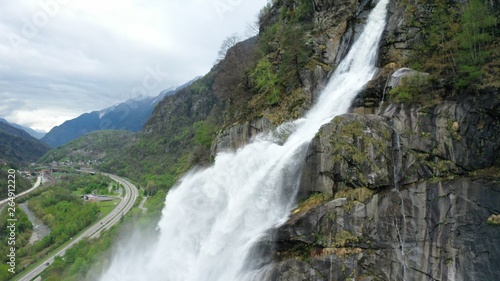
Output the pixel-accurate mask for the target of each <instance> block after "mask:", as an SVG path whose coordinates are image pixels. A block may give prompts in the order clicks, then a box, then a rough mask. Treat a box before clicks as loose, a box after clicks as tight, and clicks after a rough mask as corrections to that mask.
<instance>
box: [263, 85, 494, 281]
mask: <svg viewBox="0 0 500 281" xmlns="http://www.w3.org/2000/svg"><path fill="white" fill-rule="evenodd" d="M493 97H494V95H493ZM499 104H500V103H499V100H498V99H495V98H492V95H485V96H484V98H482V99H477V100H474V101H472V100H467V99H464V100H462V101H460V102H458V101H448V102H443V103H441V104H440V105H438V106H435V107H434V108H425V109H424V108H421V107H418V106H405V105H402V104H390V105H388V106H387V107H386V108H385V109H384V110H383V111H382V113H381V115H380V116H377V115H356V114H346V115H342V116H338V117H336V118H335V119H334V120H332V122H331V123H329V124H327V125H325V126H323V127H322V129H321V130H320V132H319V133H318V134H317V136H316V138H315V139H314V140H313V142H312V143H311V146H310V153H309V156H308V158H307V162H306V165H305V168H304V173H303V178H302V190H301V194H300V196H302V198H307V197H308V196H309V195H310V194H312V193H317V192H320V193H326V194H329V195H330V196H331V199H329V200H325V202H324V203H321V204H317V205H315V206H314V207H312V208H307V209H305V208H302V209H300V208H299V209H297V210H296V212H295V213H294V214H293V215H292V217H291V218H290V220H289V221H288V222H287V223H286V224H285V225H283V226H282V227H280V228H279V229H278V230H277V231H276V234H275V240H276V241H277V242H276V245H275V247H276V248H275V251H274V263H272V265H271V266H269V267H268V268H267V269H266V270H265V271H264V272H263V273H262V276H261V277H262V280H494V279H495V278H496V277H497V276H499V274H500V260H499V255H500V248H499V247H500V246H499V245H500V244H499V241H500V227H499V226H498V225H494V224H492V223H488V218H489V217H491V216H492V215H497V214H499V213H500V205H499V202H500V178H499V177H498V176H497V177H482V178H470V177H465V176H462V175H464V174H467V173H470V172H471V171H473V170H477V169H484V168H488V167H492V166H495V165H497V166H498V164H499V163H498V157H497V156H498V153H499V150H500V139H499V137H500V122H499V121H500V119H499V116H500V114H499V112H498V109H499ZM497 169H498V168H493V169H492V170H491V171H495V170H497ZM489 173H491V172H489ZM446 178H448V179H447V180H446ZM426 179H427V180H426ZM306 201H307V200H306Z"/></svg>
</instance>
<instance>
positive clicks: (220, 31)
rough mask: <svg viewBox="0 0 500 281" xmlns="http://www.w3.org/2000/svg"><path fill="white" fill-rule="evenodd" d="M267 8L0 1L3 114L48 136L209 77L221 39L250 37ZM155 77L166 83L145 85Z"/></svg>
mask: <svg viewBox="0 0 500 281" xmlns="http://www.w3.org/2000/svg"><path fill="white" fill-rule="evenodd" d="M266 2H267V1H266V0H258V1H256V0H182V1H181V0H170V1H163V0H161V1H160V0H149V1H140V0H107V1H97V0H87V1H83V0H39V1H30V0H18V1H2V2H0V9H1V10H2V11H3V13H2V14H3V15H2V18H1V19H0V34H2V36H0V99H1V101H2V102H1V104H0V117H4V118H6V119H7V120H9V121H11V122H15V123H19V124H22V125H25V126H30V127H33V128H35V129H39V130H49V129H50V128H52V127H53V126H55V125H58V124H60V123H62V122H63V121H65V120H67V119H71V118H74V117H76V116H78V115H80V114H82V113H84V112H89V111H93V110H100V109H103V108H106V107H109V106H112V105H114V104H117V103H119V102H123V101H125V100H127V99H130V98H134V97H136V96H137V95H140V94H146V95H157V94H158V93H159V92H160V91H161V90H163V89H166V88H169V87H172V86H174V85H179V84H182V83H184V82H186V81H189V80H191V79H192V78H193V77H195V76H198V75H203V74H205V73H207V72H208V71H209V70H210V68H211V67H212V64H213V63H214V61H215V59H216V56H217V51H218V48H219V46H220V44H221V42H222V41H223V40H224V38H225V37H227V36H229V35H230V34H232V33H235V32H239V33H240V34H243V33H244V31H245V27H246V25H247V23H248V22H252V21H254V20H255V18H256V15H257V14H258V12H259V10H260V9H261V8H262V7H263V6H264V5H265V4H266ZM151 71H154V72H156V73H159V74H160V75H159V78H160V79H158V80H157V81H155V82H157V83H149V85H148V87H144V79H145V77H147V76H148V75H149V74H150V73H151ZM153 86H154V87H153ZM139 89H140V90H139Z"/></svg>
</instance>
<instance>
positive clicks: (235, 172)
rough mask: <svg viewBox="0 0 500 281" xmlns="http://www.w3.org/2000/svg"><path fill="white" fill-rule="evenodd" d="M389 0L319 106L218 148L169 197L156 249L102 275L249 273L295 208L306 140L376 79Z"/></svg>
mask: <svg viewBox="0 0 500 281" xmlns="http://www.w3.org/2000/svg"><path fill="white" fill-rule="evenodd" d="M387 2H388V0H380V1H379V3H378V4H377V5H376V7H375V8H373V11H372V12H371V14H370V16H369V18H368V20H367V23H366V25H365V28H364V31H363V32H362V33H361V34H360V36H359V38H358V40H357V41H356V42H355V43H354V44H353V46H352V48H351V50H350V51H349V53H348V54H347V56H346V57H345V58H344V60H343V61H342V62H341V63H340V64H339V66H338V67H337V69H336V71H335V72H334V74H333V75H332V78H331V79H330V81H329V83H328V85H327V87H326V88H325V90H324V91H323V93H322V94H321V96H320V97H319V99H318V102H317V103H316V105H315V106H313V108H312V109H311V110H310V111H309V112H308V113H307V114H306V116H305V117H304V118H301V119H299V120H296V121H294V122H291V123H288V124H287V125H286V130H289V131H290V134H289V136H288V139H287V140H286V141H283V140H280V139H275V136H276V135H282V134H281V133H274V134H273V133H271V134H269V135H266V136H261V137H259V138H257V140H255V141H254V142H253V143H251V144H249V145H247V146H245V147H243V148H241V149H239V150H238V151H236V152H224V153H219V154H218V155H217V156H216V158H215V163H214V165H213V166H212V167H209V168H206V169H203V170H198V171H192V172H190V173H188V174H187V175H185V176H184V177H183V178H182V179H181V181H180V183H179V184H178V185H177V186H176V187H175V188H174V189H172V190H171V191H170V192H169V194H168V196H167V198H166V202H165V208H164V210H163V212H162V214H163V216H162V218H161V220H160V222H159V224H158V228H159V230H160V236H159V239H158V241H157V242H155V243H156V244H155V245H154V247H152V248H151V249H149V250H148V251H147V252H146V253H143V254H140V255H130V254H129V255H127V254H122V255H120V254H119V255H117V256H116V257H115V258H114V260H113V261H112V263H111V266H110V268H109V269H108V271H107V272H106V273H105V274H104V275H103V277H102V280H105V281H114V280H117V281H118V280H120V281H132V280H134V281H135V280H145V281H146V280H147V281H160V280H167V281H187V280H189V281H206V280H210V281H217V280H220V281H228V280H246V279H248V278H249V277H248V276H249V273H248V271H247V272H246V270H248V268H247V262H248V260H249V259H251V257H249V253H250V252H251V250H252V247H253V246H254V245H255V244H256V243H257V242H258V241H259V239H261V238H262V237H263V235H264V234H265V233H266V232H267V231H268V230H269V229H272V228H274V227H277V226H279V225H280V224H283V223H284V222H285V221H286V220H287V219H288V217H289V215H290V212H291V210H292V208H293V207H294V204H295V203H294V197H295V195H296V193H297V189H298V186H299V181H300V170H301V168H302V165H303V162H304V158H305V153H306V150H307V145H308V143H309V142H310V140H311V139H312V138H313V137H314V135H315V134H316V133H317V132H318V130H319V128H320V127H321V126H322V125H323V124H325V123H327V122H329V121H330V120H331V119H332V118H333V117H334V116H336V115H339V114H343V113H345V112H347V110H348V108H349V106H350V104H351V102H352V100H353V98H354V97H355V96H356V95H357V93H358V92H359V91H360V90H361V89H362V88H363V87H364V85H365V84H366V83H367V82H368V81H369V80H370V79H371V78H372V77H373V75H374V73H375V71H376V68H375V61H376V57H377V50H378V43H379V41H380V38H381V36H382V32H383V30H384V26H385V20H386V14H387V12H386V6H387ZM282 129H283V128H282ZM123 252H126V251H123Z"/></svg>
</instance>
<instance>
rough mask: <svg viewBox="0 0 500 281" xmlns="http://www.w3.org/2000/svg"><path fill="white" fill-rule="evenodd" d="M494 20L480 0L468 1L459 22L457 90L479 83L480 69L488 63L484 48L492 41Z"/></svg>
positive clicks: (481, 73) (481, 74)
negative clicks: (458, 74) (458, 75)
mask: <svg viewBox="0 0 500 281" xmlns="http://www.w3.org/2000/svg"><path fill="white" fill-rule="evenodd" d="M495 26H496V18H495V17H494V16H492V15H491V13H490V12H489V11H488V8H487V6H486V4H485V3H483V2H482V0H470V2H469V3H468V5H467V6H466V8H465V11H464V13H463V15H462V20H461V31H460V33H458V34H457V39H458V42H459V57H458V59H459V64H460V67H459V70H460V77H459V79H458V81H457V88H467V87H470V86H473V85H475V84H477V83H480V82H481V79H482V76H483V72H482V70H481V67H482V66H483V65H484V64H485V63H486V62H487V61H488V58H489V57H490V54H489V52H487V51H486V50H485V49H484V46H485V45H486V44H488V43H489V42H491V41H492V40H493V39H494V36H493V35H492V30H493V28H494V27H495Z"/></svg>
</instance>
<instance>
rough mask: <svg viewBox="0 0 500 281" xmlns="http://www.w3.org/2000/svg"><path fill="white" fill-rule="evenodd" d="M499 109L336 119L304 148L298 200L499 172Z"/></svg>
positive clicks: (466, 107)
mask: <svg viewBox="0 0 500 281" xmlns="http://www.w3.org/2000/svg"><path fill="white" fill-rule="evenodd" d="M499 107H500V99H491V98H489V99H487V98H486V97H483V98H479V99H476V100H472V99H471V100H469V101H467V100H465V101H462V102H458V101H447V102H443V103H441V104H439V105H437V106H435V107H432V108H424V107H421V106H417V105H414V106H408V105H404V104H390V105H388V106H387V107H386V108H385V109H384V110H383V112H382V113H381V116H377V115H356V114H346V115H342V116H338V117H336V118H335V119H334V120H333V121H332V122H331V123H329V124H327V125H325V126H323V127H322V128H321V130H320V132H319V133H318V134H317V136H316V138H315V139H314V140H313V141H312V144H311V147H310V153H309V155H308V157H307V160H306V165H305V171H304V174H303V184H302V186H303V188H302V191H301V192H302V194H301V195H302V196H307V194H309V193H311V192H326V193H329V194H334V193H335V192H336V191H338V190H342V189H346V188H355V187H368V188H371V189H377V188H383V187H387V186H394V185H396V186H399V185H404V184H410V183H414V182H417V181H420V180H423V179H428V178H432V177H443V176H448V175H457V174H464V173H466V172H468V171H472V170H477V169H483V168H487V167H490V166H493V165H495V164H499V159H498V157H497V155H498V153H499V152H500V118H499V116H500V115H498V112H497V111H498V108H499Z"/></svg>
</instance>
